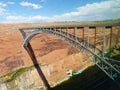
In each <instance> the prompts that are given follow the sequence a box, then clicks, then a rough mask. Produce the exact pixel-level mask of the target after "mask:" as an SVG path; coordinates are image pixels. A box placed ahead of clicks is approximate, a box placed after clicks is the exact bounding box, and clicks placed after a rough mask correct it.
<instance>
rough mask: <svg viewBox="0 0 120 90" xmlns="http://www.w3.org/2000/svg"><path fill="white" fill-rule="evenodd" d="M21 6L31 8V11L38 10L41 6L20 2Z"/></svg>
mask: <svg viewBox="0 0 120 90" xmlns="http://www.w3.org/2000/svg"><path fill="white" fill-rule="evenodd" d="M20 5H21V6H25V7H32V8H33V9H40V8H42V6H41V5H39V4H34V3H30V2H24V1H23V2H21V3H20Z"/></svg>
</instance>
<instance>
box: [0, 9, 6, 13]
mask: <svg viewBox="0 0 120 90" xmlns="http://www.w3.org/2000/svg"><path fill="white" fill-rule="evenodd" d="M5 11H6V9H4V8H1V7H0V15H3V14H4V12H5Z"/></svg>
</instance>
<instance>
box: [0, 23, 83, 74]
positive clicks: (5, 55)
mask: <svg viewBox="0 0 120 90" xmlns="http://www.w3.org/2000/svg"><path fill="white" fill-rule="evenodd" d="M25 25H26V26H27V24H20V25H19V24H17V25H14V24H13V25H10V24H0V27H1V28H0V76H1V75H4V74H6V73H8V72H11V71H14V70H16V69H18V68H20V67H23V66H30V65H32V61H31V59H30V58H29V56H28V54H27V53H26V51H25V50H24V48H23V47H22V41H23V39H22V35H21V34H20V32H19V31H18V30H17V29H18V28H19V27H20V26H21V27H22V26H25ZM28 26H29V25H28ZM31 44H32V47H33V49H34V51H35V55H36V56H37V60H38V62H39V63H40V64H54V63H56V64H59V62H60V61H61V60H63V59H65V58H66V60H65V63H66V65H67V64H70V65H68V67H69V68H74V69H77V70H79V69H80V68H79V69H78V68H77V67H76V68H75V67H74V64H72V63H71V62H72V61H69V60H70V59H71V58H67V57H68V56H69V55H72V54H74V55H73V56H72V58H74V59H75V58H77V56H76V55H75V54H78V51H77V50H76V49H74V48H72V47H71V46H69V45H68V44H66V43H65V42H64V41H62V40H60V39H57V38H56V37H53V36H50V35H46V34H40V35H37V36H36V37H34V38H33V39H32V40H31ZM80 56H81V57H83V55H79V57H80ZM57 62H58V63H57ZM75 62H76V61H75ZM76 63H77V62H76ZM71 64H72V65H71ZM56 68H57V65H56ZM58 69H59V68H58Z"/></svg>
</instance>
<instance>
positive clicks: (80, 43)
mask: <svg viewBox="0 0 120 90" xmlns="http://www.w3.org/2000/svg"><path fill="white" fill-rule="evenodd" d="M114 26H120V25H111V26H108V25H102V26H79V25H78V26H77V25H76V26H71V25H69V26H46V27H45V26H44V27H38V28H21V29H19V30H20V32H21V33H22V36H23V38H24V42H23V46H24V48H25V49H26V51H27V52H28V54H29V55H30V57H31V59H32V61H33V63H34V65H35V66H36V69H37V70H38V73H39V75H40V77H41V79H42V80H43V83H44V85H45V86H46V89H47V90H49V89H50V86H49V83H48V81H47V80H46V78H45V76H44V74H43V73H42V70H41V68H40V67H39V65H38V62H37V59H36V57H35V54H34V51H33V49H32V47H31V44H30V42H29V41H30V40H31V39H32V38H33V37H34V36H35V35H37V34H41V33H45V34H51V35H54V36H56V37H58V38H60V39H62V40H64V41H66V43H68V44H70V45H71V46H72V47H74V48H76V49H77V50H78V51H80V52H81V53H83V54H84V55H85V56H86V57H87V58H89V59H90V60H92V62H93V63H94V64H96V65H97V66H98V67H99V68H100V69H101V70H102V71H103V72H105V73H106V74H107V75H108V76H109V77H110V78H111V79H112V80H114V81H116V82H117V81H118V79H119V78H120V61H119V60H115V59H113V58H110V54H111V52H112V47H113V46H112V39H113V37H112V35H113V30H112V29H113V27H114ZM86 27H87V29H86ZM97 27H100V28H102V35H101V36H100V37H102V40H101V41H100V42H101V43H100V44H97V42H98V40H99V39H100V38H97V37H98V34H99V33H100V30H99V31H98V28H97ZM26 31H27V33H26ZM72 31H73V32H72ZM79 31H81V35H80V36H79ZM97 31H98V33H97ZM71 32H72V33H71ZM108 32H109V33H108ZM91 36H92V37H91ZM108 37H109V38H108ZM91 40H92V41H91ZM108 40H109V42H108ZM106 42H108V43H109V44H108V45H107V44H106ZM99 47H101V48H99ZM106 48H107V49H106ZM108 50H109V51H110V52H107V51H108ZM106 53H109V56H108V55H106ZM38 67H39V69H38ZM117 83H118V82H117Z"/></svg>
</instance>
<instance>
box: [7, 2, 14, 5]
mask: <svg viewBox="0 0 120 90" xmlns="http://www.w3.org/2000/svg"><path fill="white" fill-rule="evenodd" d="M7 3H8V4H11V5H13V4H15V2H7Z"/></svg>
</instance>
